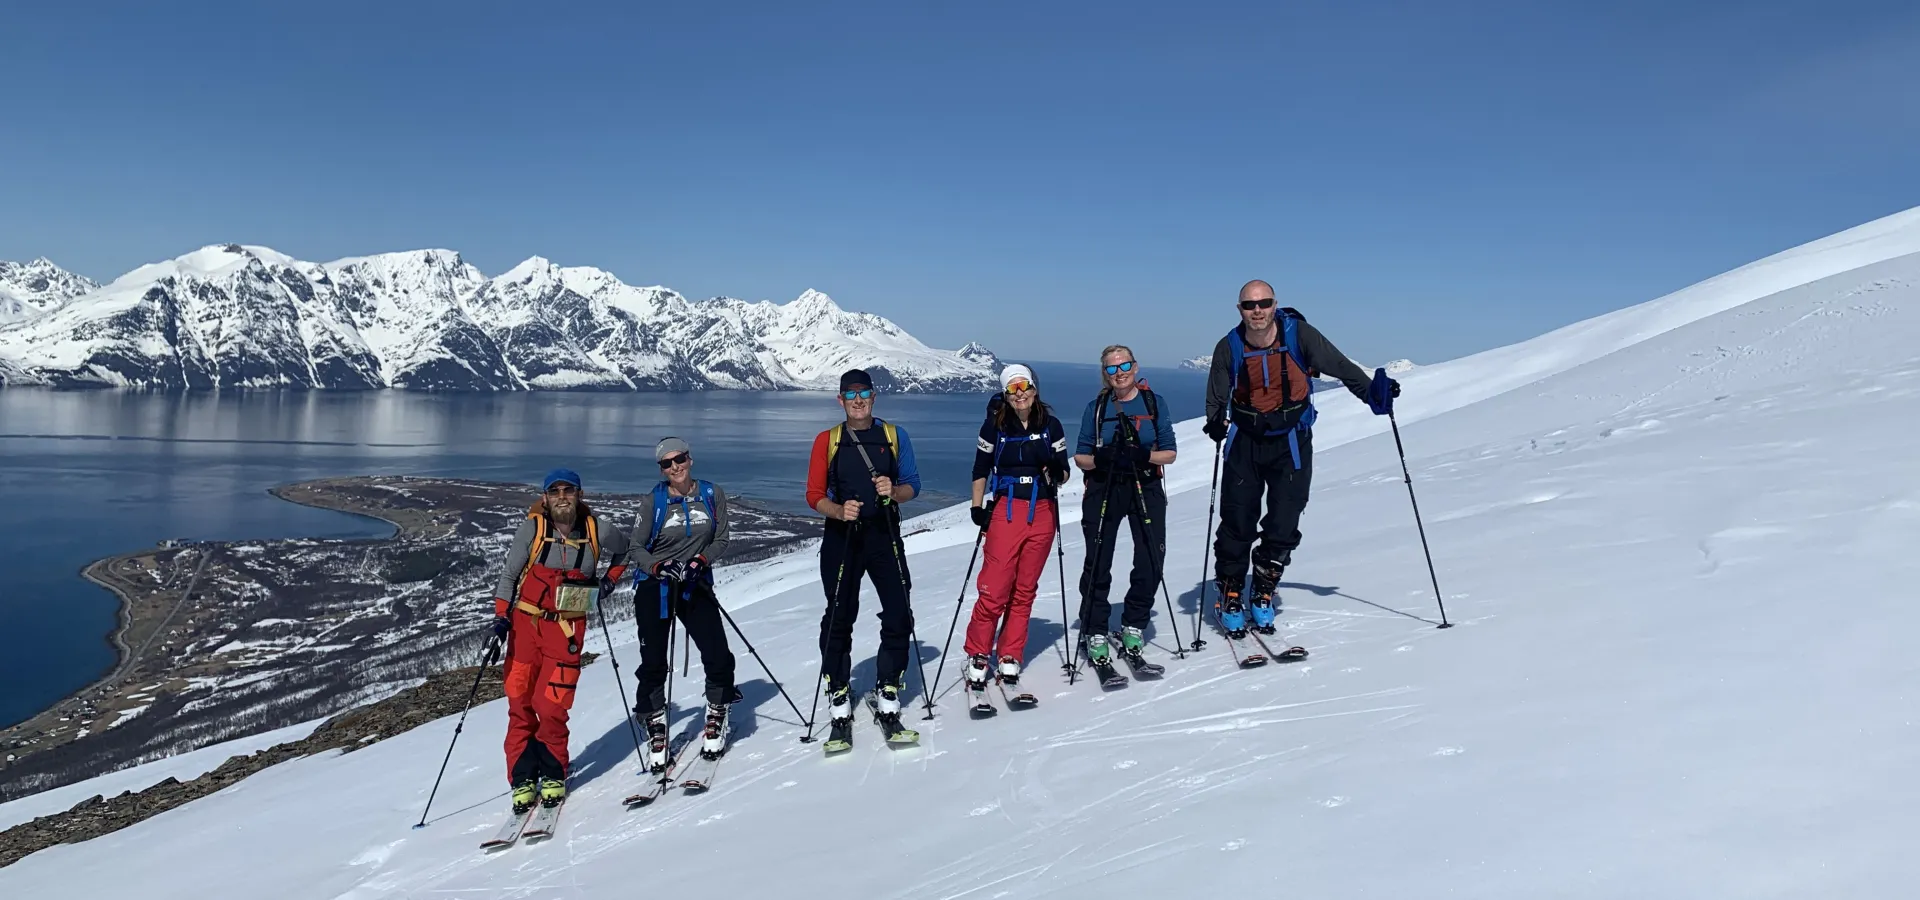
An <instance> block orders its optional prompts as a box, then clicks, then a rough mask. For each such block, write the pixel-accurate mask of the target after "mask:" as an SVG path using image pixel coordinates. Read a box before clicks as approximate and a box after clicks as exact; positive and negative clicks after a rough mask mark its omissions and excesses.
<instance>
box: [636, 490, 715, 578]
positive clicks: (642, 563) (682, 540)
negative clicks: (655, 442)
mask: <svg viewBox="0 0 1920 900" xmlns="http://www.w3.org/2000/svg"><path fill="white" fill-rule="evenodd" d="M667 494H668V497H669V498H671V499H670V500H669V501H668V504H667V517H666V519H665V520H664V521H663V522H661V523H660V533H659V534H658V535H654V534H653V533H652V531H653V516H654V505H653V495H652V494H651V493H649V494H648V495H647V501H646V502H645V503H643V504H641V506H640V512H639V516H638V517H637V518H636V519H634V523H633V537H632V538H631V540H630V541H629V543H631V544H632V546H633V557H632V560H631V562H632V565H634V566H635V567H637V568H639V570H640V571H642V572H650V571H652V570H653V565H654V563H657V562H660V561H661V560H667V559H672V560H678V561H680V562H686V561H687V560H690V559H692V558H694V557H696V556H704V557H706V558H707V562H709V563H715V562H719V560H720V557H721V556H722V555H724V554H725V553H726V552H727V542H728V540H729V528H728V525H727V492H726V490H725V489H724V488H722V487H720V486H719V485H717V484H716V485H714V486H713V517H712V518H711V519H709V518H708V517H707V505H706V504H705V503H703V502H701V500H700V483H699V482H697V481H696V482H694V489H693V496H691V497H686V498H684V500H685V502H681V500H682V499H683V498H681V497H680V495H678V494H676V493H674V491H673V488H672V487H671V486H669V487H668V488H667ZM649 543H652V544H653V546H652V547H651V548H649V547H648V544H649Z"/></svg>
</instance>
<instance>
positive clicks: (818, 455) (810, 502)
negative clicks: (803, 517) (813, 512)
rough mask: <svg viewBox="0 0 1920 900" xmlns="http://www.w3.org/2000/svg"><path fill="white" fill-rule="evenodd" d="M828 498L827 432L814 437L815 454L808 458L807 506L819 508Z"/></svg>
mask: <svg viewBox="0 0 1920 900" xmlns="http://www.w3.org/2000/svg"><path fill="white" fill-rule="evenodd" d="M825 499H827V432H825V431H822V432H820V434H819V435H818V436H817V437H815V438H814V439H813V456H812V457H811V458H809V459H808V460H807V508H808V509H819V508H820V501H822V500H825Z"/></svg>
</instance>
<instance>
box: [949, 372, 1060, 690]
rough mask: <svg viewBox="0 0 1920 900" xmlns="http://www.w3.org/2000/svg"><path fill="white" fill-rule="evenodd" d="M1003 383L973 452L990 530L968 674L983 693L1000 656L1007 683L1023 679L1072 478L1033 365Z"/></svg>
mask: <svg viewBox="0 0 1920 900" xmlns="http://www.w3.org/2000/svg"><path fill="white" fill-rule="evenodd" d="M1000 386H1001V389H1002V393H1000V394H996V395H994V397H993V399H992V400H991V401H989V403H988V406H987V420H986V422H984V423H982V424H981V426H980V438H979V443H978V446H977V451H976V452H975V453H974V455H973V522H974V524H975V525H978V526H980V530H981V531H982V532H984V533H985V534H986V540H985V544H984V546H985V548H986V549H985V551H984V553H985V556H984V562H982V564H981V566H980V577H979V580H978V581H976V582H975V590H976V591H977V592H978V594H977V597H976V599H975V600H974V604H973V617H972V618H971V619H970V620H969V621H968V624H967V643H966V652H967V655H968V657H969V660H968V666H967V671H966V679H967V686H968V688H969V690H975V691H984V690H986V684H987V679H988V678H989V677H990V676H991V675H992V674H994V673H993V671H992V670H993V667H994V664H995V662H996V659H997V662H998V664H999V672H998V674H999V677H1000V681H1001V682H1002V683H1003V684H1017V683H1018V682H1019V679H1020V667H1021V663H1022V662H1023V661H1024V660H1025V659H1026V646H1027V617H1028V616H1029V615H1030V614H1031V613H1032V612H1033V598H1034V594H1035V593H1037V592H1038V589H1039V583H1040V574H1041V572H1042V571H1043V570H1044V569H1045V568H1046V565H1047V554H1048V552H1050V551H1051V550H1052V548H1053V536H1054V529H1055V527H1056V523H1057V522H1058V516H1059V509H1058V507H1059V502H1058V499H1057V492H1058V489H1059V486H1060V485H1062V484H1065V483H1066V480H1067V432H1066V429H1065V428H1064V427H1063V426H1062V425H1061V424H1060V420H1059V419H1057V418H1055V417H1054V415H1053V410H1052V408H1051V407H1049V406H1047V404H1045V403H1043V402H1041V400H1040V389H1039V386H1038V385H1037V384H1036V383H1035V381H1034V378H1033V370H1031V369H1029V368H1027V367H1026V366H1023V365H1018V364H1016V365H1010V366H1007V367H1006V369H1004V370H1002V371H1001V373H1000ZM983 500H984V504H983V502H982V501H983ZM1003 618H1004V619H1005V624H1004V625H1002V624H1001V621H1002V619H1003ZM996 631H998V632H999V640H998V642H997V643H996V641H995V634H994V632H996Z"/></svg>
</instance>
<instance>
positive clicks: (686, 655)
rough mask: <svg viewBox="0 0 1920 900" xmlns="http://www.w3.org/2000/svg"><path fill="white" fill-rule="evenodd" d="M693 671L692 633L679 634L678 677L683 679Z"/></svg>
mask: <svg viewBox="0 0 1920 900" xmlns="http://www.w3.org/2000/svg"><path fill="white" fill-rule="evenodd" d="M692 671H693V632H691V631H682V632H680V677H681V678H685V677H687V676H688V674H689V673H691V672H692Z"/></svg>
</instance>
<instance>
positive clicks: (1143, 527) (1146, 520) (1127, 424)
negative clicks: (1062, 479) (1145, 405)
mask: <svg viewBox="0 0 1920 900" xmlns="http://www.w3.org/2000/svg"><path fill="white" fill-rule="evenodd" d="M1120 423H1121V427H1124V428H1126V429H1127V433H1128V434H1130V435H1132V438H1131V439H1132V442H1133V445H1134V446H1135V447H1139V446H1140V432H1139V431H1137V430H1135V429H1134V428H1133V420H1131V419H1128V418H1126V417H1125V416H1122V417H1121V418H1120ZM1128 465H1129V466H1130V467H1131V468H1132V470H1133V499H1134V502H1136V503H1138V504H1139V505H1140V531H1141V536H1142V537H1144V538H1146V540H1144V541H1141V543H1142V544H1144V545H1145V546H1146V548H1147V561H1148V562H1150V563H1152V564H1153V569H1154V572H1155V573H1156V575H1157V576H1158V577H1157V579H1156V580H1157V581H1159V582H1160V596H1162V597H1165V598H1166V600H1167V625H1168V626H1169V627H1171V628H1172V629H1173V646H1174V652H1175V653H1176V654H1177V655H1178V656H1179V657H1180V658H1181V659H1186V658H1187V650H1186V647H1185V646H1184V645H1183V644H1181V642H1180V614H1179V613H1178V612H1175V611H1174V608H1173V594H1172V593H1171V592H1169V591H1168V590H1167V570H1166V567H1165V566H1164V565H1162V563H1163V562H1165V560H1163V559H1161V557H1162V555H1163V554H1162V553H1161V552H1160V548H1158V547H1156V546H1154V543H1153V535H1152V534H1151V532H1150V529H1151V528H1152V527H1153V516H1151V515H1149V514H1148V513H1147V490H1146V488H1145V487H1143V486H1141V484H1140V466H1139V463H1136V462H1133V461H1132V460H1131V459H1129V461H1128ZM1194 637H1196V638H1197V637H1199V635H1198V634H1195V635H1194Z"/></svg>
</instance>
